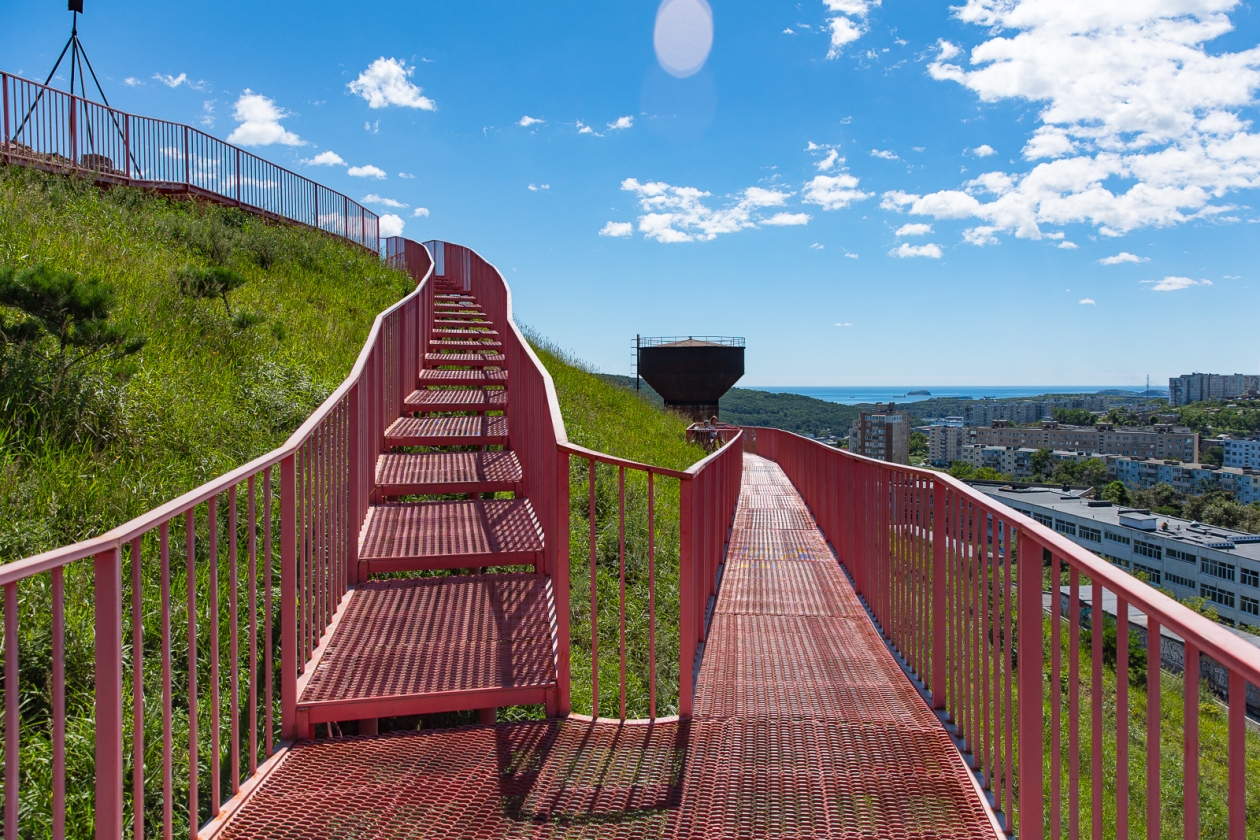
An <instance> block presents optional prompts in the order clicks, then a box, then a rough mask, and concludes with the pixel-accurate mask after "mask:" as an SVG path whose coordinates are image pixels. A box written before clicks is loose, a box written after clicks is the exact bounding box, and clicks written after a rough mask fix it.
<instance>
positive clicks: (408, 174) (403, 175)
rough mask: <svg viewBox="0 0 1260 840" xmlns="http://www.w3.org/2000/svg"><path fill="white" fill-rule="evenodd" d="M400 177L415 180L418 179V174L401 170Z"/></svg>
mask: <svg viewBox="0 0 1260 840" xmlns="http://www.w3.org/2000/svg"><path fill="white" fill-rule="evenodd" d="M398 177H399V178H403V179H405V180H408V181H414V180H415V179H416V176H415V175H412V174H411V173H410V172H399V173H398Z"/></svg>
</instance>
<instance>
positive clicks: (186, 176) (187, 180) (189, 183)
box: [183, 126, 192, 189]
mask: <svg viewBox="0 0 1260 840" xmlns="http://www.w3.org/2000/svg"><path fill="white" fill-rule="evenodd" d="M183 128H184V189H188V188H189V187H191V186H192V181H191V180H190V178H189V160H188V126H184V127H183Z"/></svg>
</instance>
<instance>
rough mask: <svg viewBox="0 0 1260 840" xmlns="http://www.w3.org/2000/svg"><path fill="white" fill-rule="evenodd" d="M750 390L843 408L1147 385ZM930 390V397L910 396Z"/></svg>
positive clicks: (1135, 389) (1155, 393) (1139, 389)
mask: <svg viewBox="0 0 1260 840" xmlns="http://www.w3.org/2000/svg"><path fill="white" fill-rule="evenodd" d="M737 387H741V388H745V389H747V390H749V391H766V392H768V393H774V394H799V395H801V396H803V397H813V398H814V399H816V400H823V401H824V402H831V403H838V404H840V405H860V404H862V403H877V402H899V403H914V402H922V401H923V400H930V399H937V398H942V397H945V398H952V399H973V400H980V399H985V398H986V397H988V398H994V399H1012V398H1019V397H1038V396H1041V395H1042V394H1096V393H1098V392H1099V391H1129V392H1132V393H1136V394H1142V393H1144V392H1145V390H1146V386H1145V385H935V386H931V385H852V386H849V385H798V386H792V385H741V386H737ZM911 391H928V392H929V393H928V394H913V395H912V394H911V393H910V392H911ZM1167 394H1168V389H1167V388H1156V387H1152V388H1151V396H1152V397H1162V396H1167Z"/></svg>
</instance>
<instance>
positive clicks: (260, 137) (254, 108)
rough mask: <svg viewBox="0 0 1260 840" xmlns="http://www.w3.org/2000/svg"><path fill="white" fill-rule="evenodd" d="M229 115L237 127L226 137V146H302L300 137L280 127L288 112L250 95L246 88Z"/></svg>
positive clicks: (274, 103) (267, 100)
mask: <svg viewBox="0 0 1260 840" xmlns="http://www.w3.org/2000/svg"><path fill="white" fill-rule="evenodd" d="M232 116H233V117H235V118H236V121H237V122H238V123H240V125H238V126H237V127H236V128H235V129H233V131H232V133H231V134H229V135H228V138H227V139H228V142H229V143H237V144H239V145H241V146H270V145H272V144H273V143H280V144H281V145H284V146H305V145H306V143H305V141H303V140H302V138H301V137H298V136H297V135H296V134H294V133H293V132H292V131H289V130H288V129H286V128H285V127H284V126H282V125H280V120H282V119H284V118H285V117H287V116H289V112H288V111H285V110H284V109H282V108H280V107H279V106H277V105H276V102H275V100H274V99H269V98H268V97H266V96H263V95H262V94H261V93H254V92H253V91H252V90H250V89H249V88H246V89H245V92H244V93H242V94H241V96H240V98H239V99H237V100H236V105H235V106H234V107H233V109H232Z"/></svg>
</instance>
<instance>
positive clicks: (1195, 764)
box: [1181, 639, 1199, 840]
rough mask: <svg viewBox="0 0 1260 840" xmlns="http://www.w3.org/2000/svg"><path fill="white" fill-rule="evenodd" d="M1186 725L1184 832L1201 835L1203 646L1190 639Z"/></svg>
mask: <svg viewBox="0 0 1260 840" xmlns="http://www.w3.org/2000/svg"><path fill="white" fill-rule="evenodd" d="M1182 682H1183V684H1182V689H1183V691H1182V703H1183V712H1182V713H1183V715H1184V721H1183V726H1184V728H1185V740H1184V741H1183V743H1182V767H1183V768H1184V781H1183V784H1184V786H1185V787H1184V791H1185V794H1184V795H1185V804H1184V806H1183V809H1182V812H1181V813H1182V820H1183V822H1182V836H1183V837H1185V838H1186V840H1193V838H1197V837H1198V836H1199V648H1198V646H1196V645H1195V644H1194V642H1192V641H1190V640H1189V639H1186V670H1185V671H1184V672H1183V673H1182Z"/></svg>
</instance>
